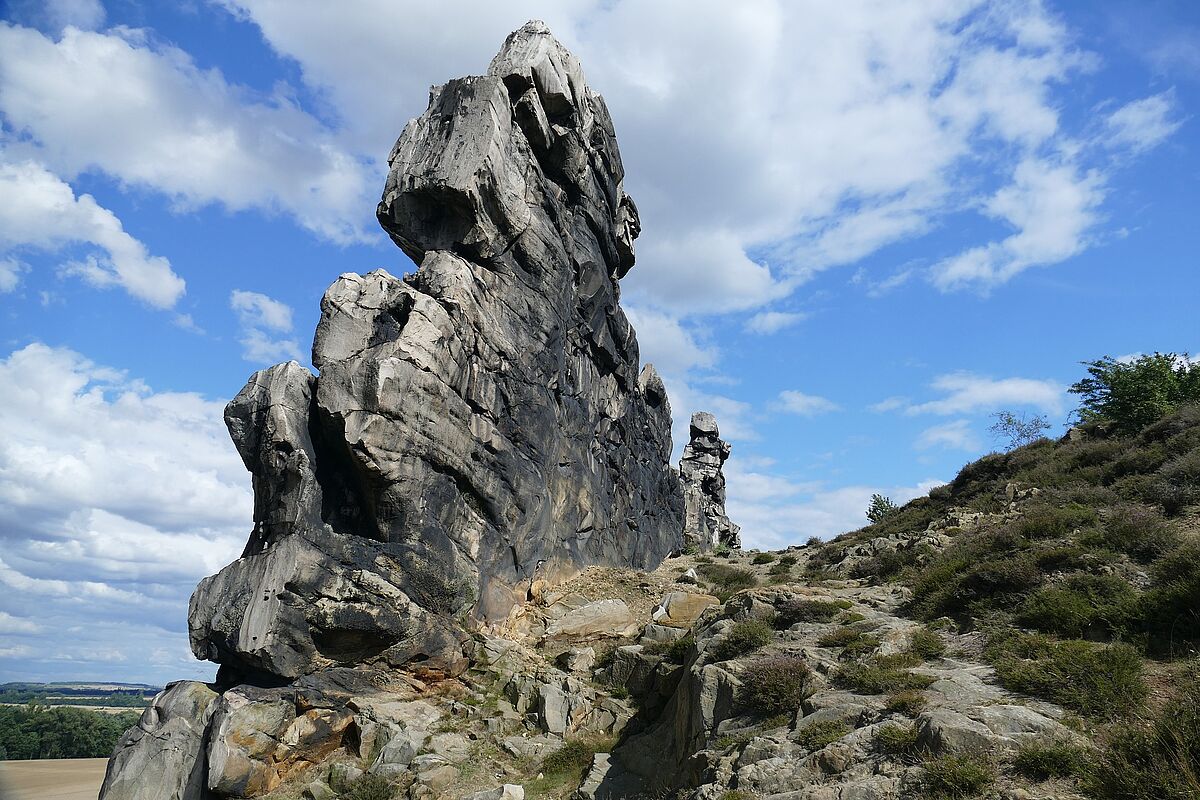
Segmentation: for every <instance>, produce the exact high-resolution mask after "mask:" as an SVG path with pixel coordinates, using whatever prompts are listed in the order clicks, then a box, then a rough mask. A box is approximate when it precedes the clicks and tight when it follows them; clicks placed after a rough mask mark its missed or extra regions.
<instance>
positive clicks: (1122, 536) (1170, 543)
mask: <svg viewBox="0 0 1200 800" xmlns="http://www.w3.org/2000/svg"><path fill="white" fill-rule="evenodd" d="M1083 543H1084V544H1085V545H1089V546H1091V547H1096V546H1102V547H1107V548H1109V549H1111V550H1116V551H1117V552H1120V553H1128V554H1129V555H1130V556H1132V557H1133V558H1135V559H1137V560H1138V561H1141V562H1142V563H1144V564H1148V563H1150V562H1151V561H1153V560H1154V559H1156V558H1158V557H1159V556H1162V555H1164V554H1166V553H1167V552H1169V551H1170V550H1172V549H1174V548H1175V547H1177V546H1178V545H1179V543H1180V538H1179V534H1178V533H1176V532H1175V530H1174V529H1173V528H1171V526H1170V525H1169V524H1168V523H1167V521H1166V520H1165V519H1163V518H1162V516H1161V515H1160V514H1159V513H1158V512H1156V511H1153V510H1151V509H1148V508H1144V507H1141V506H1122V507H1120V508H1117V509H1114V510H1113V511H1112V512H1111V513H1110V514H1109V516H1108V518H1107V519H1106V520H1105V521H1104V527H1103V528H1102V529H1101V530H1100V531H1099V533H1098V535H1096V536H1094V537H1090V539H1089V538H1085V539H1084V540H1083Z"/></svg>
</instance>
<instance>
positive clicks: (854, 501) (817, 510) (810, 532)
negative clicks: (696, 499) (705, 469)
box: [725, 449, 943, 549]
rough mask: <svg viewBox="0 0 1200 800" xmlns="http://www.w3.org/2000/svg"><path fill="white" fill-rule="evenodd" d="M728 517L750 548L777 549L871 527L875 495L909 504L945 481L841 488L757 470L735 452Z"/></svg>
mask: <svg viewBox="0 0 1200 800" xmlns="http://www.w3.org/2000/svg"><path fill="white" fill-rule="evenodd" d="M725 473H726V477H727V480H728V490H727V491H728V497H729V499H728V501H727V502H726V508H727V509H728V511H729V518H730V519H732V520H733V521H734V522H735V523H737V524H738V525H740V526H742V544H743V546H745V547H756V548H760V549H778V548H781V547H786V546H788V545H790V544H800V543H802V542H804V541H806V540H808V539H809V538H810V537H812V536H816V537H819V538H821V539H829V538H832V537H834V536H836V535H838V534H839V533H844V532H846V531H852V530H857V529H858V528H861V527H862V526H864V525H866V524H867V518H866V516H865V512H866V509H867V506H868V505H869V504H870V502H871V495H872V494H875V493H876V492H878V493H880V494H884V495H887V496H888V497H891V498H892V499H893V500H894V501H896V502H897V503H906V502H908V501H909V500H911V499H913V498H914V497H920V496H922V495H924V494H926V493H928V492H929V490H930V489H932V488H933V487H934V486H938V485H940V484H941V483H943V482H942V481H937V480H926V481H922V482H921V483H919V484H917V485H916V486H907V487H906V486H889V487H882V486H841V487H830V486H827V485H824V484H821V483H813V482H797V481H793V480H790V479H788V478H786V477H784V476H780V475H775V474H771V473H769V472H765V471H764V470H761V469H752V468H750V465H748V464H747V463H743V458H742V457H741V456H739V454H738V452H737V450H736V449H735V450H734V452H733V455H732V456H731V457H730V459H729V461H727V462H726V464H725Z"/></svg>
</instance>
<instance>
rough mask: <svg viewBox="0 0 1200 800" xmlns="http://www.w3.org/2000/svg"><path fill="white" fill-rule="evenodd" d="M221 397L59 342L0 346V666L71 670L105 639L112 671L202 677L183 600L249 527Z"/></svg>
mask: <svg viewBox="0 0 1200 800" xmlns="http://www.w3.org/2000/svg"><path fill="white" fill-rule="evenodd" d="M222 408H223V405H222V404H221V403H217V402H212V401H209V400H207V399H205V398H203V397H201V396H199V395H196V394H190V393H175V392H155V391H153V390H151V389H150V388H149V387H147V386H146V385H145V384H144V383H142V382H141V381H139V380H137V379H135V378H131V377H129V376H127V375H125V374H124V373H122V372H119V371H117V370H113V369H109V368H106V367H102V366H99V365H97V364H94V363H92V362H91V361H89V360H87V359H86V358H84V357H83V356H81V355H80V354H78V353H76V352H74V351H71V350H67V349H62V348H51V347H47V346H45V345H41V344H32V345H29V346H27V347H24V348H22V349H20V350H17V351H15V352H13V353H12V354H10V355H9V356H8V357H7V358H4V359H0V552H2V554H3V555H2V556H0V589H3V591H0V631H2V632H6V634H7V635H6V636H5V644H6V645H9V646H11V647H13V648H17V649H19V650H21V651H22V653H23V655H21V654H17V653H13V654H9V655H7V656H5V655H3V654H0V669H3V670H4V671H5V672H6V673H8V674H14V675H15V674H17V673H15V672H13V671H12V670H13V669H16V668H17V665H15V664H7V663H5V661H4V659H6V658H17V657H18V656H20V657H21V658H23V659H24V664H26V665H29V664H34V665H35V668H36V670H37V673H38V674H39V675H42V676H45V677H43V678H41V679H46V678H47V677H50V676H56V677H61V678H71V677H74V678H78V677H81V676H80V674H79V672H78V669H79V667H78V666H70V664H72V663H74V664H79V663H82V662H89V661H95V660H96V659H97V657H98V654H102V653H103V652H116V653H121V654H124V656H125V657H127V658H128V660H129V663H128V664H127V665H126V666H124V667H119V668H117V667H115V668H114V670H113V671H112V672H109V673H107V674H106V675H105V677H107V678H109V679H119V677H120V676H123V675H125V676H129V677H131V678H134V679H145V677H146V676H147V675H151V674H152V675H155V676H157V677H159V678H161V679H166V678H168V677H178V676H179V675H190V676H196V677H206V676H209V675H211V668H210V667H207V666H204V665H200V664H197V663H195V662H193V661H192V660H191V658H190V657H189V656H188V655H187V644H186V636H185V635H184V633H183V630H184V626H183V615H184V614H185V613H186V602H187V597H188V596H189V594H190V593H191V590H192V589H193V588H194V586H195V583H196V581H197V580H198V579H199V578H200V577H202V576H204V575H206V574H209V573H211V572H213V571H215V570H216V569H219V568H220V567H221V566H223V565H224V564H225V563H228V562H229V561H231V560H232V559H233V558H236V557H237V555H238V554H239V551H240V548H241V545H242V544H243V542H244V539H245V533H246V531H247V530H249V528H250V527H251V524H252V523H251V516H252V513H251V512H252V500H251V494H250V486H249V483H250V482H249V480H248V478H247V476H246V474H245V469H244V467H243V466H242V464H241V460H240V459H239V458H238V455H237V452H236V451H235V449H234V448H233V446H232V444H231V443H230V442H229V439H228V435H227V434H226V432H225V430H224V425H223V423H222V419H221V414H222ZM143 661H144V662H145V663H142V662H143ZM56 665H58V666H56ZM31 677H32V676H31ZM97 677H99V676H97Z"/></svg>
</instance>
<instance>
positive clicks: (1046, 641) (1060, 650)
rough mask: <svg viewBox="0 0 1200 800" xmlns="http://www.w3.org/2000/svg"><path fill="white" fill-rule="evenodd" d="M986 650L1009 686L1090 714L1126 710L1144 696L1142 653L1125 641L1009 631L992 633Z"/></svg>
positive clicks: (1111, 713) (1006, 685)
mask: <svg viewBox="0 0 1200 800" xmlns="http://www.w3.org/2000/svg"><path fill="white" fill-rule="evenodd" d="M985 655H986V656H987V657H988V658H989V659H990V660H991V662H992V663H993V665H995V667H996V675H997V676H998V677H999V678H1000V682H1001V684H1003V685H1004V687H1005V688H1006V689H1009V690H1011V691H1014V692H1022V693H1024V694H1029V695H1033V696H1035V697H1041V698H1044V699H1046V700H1050V701H1051V702H1054V703H1058V704H1059V705H1061V706H1063V707H1065V708H1070V709H1072V710H1075V711H1078V712H1080V713H1081V714H1085V715H1088V716H1091V717H1115V716H1120V715H1123V714H1128V713H1129V712H1131V711H1133V710H1135V709H1137V708H1138V707H1140V705H1141V703H1142V701H1143V699H1144V698H1145V696H1146V684H1145V682H1144V681H1143V680H1142V659H1141V656H1140V655H1139V654H1138V652H1137V651H1136V650H1134V649H1133V648H1132V647H1130V646H1129V645H1127V644H1115V645H1101V644H1095V643H1093V642H1084V641H1079V640H1067V641H1057V640H1054V639H1051V638H1049V637H1047V636H1042V635H1039V634H1026V633H1019V632H1016V631H1005V632H998V633H993V635H992V637H991V640H990V641H989V643H988V647H987V650H986V652H985Z"/></svg>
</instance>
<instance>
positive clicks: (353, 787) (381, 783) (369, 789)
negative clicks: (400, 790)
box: [341, 773, 396, 800]
mask: <svg viewBox="0 0 1200 800" xmlns="http://www.w3.org/2000/svg"><path fill="white" fill-rule="evenodd" d="M395 795H396V789H395V787H393V786H392V782H391V781H390V780H388V779H387V778H385V777H383V776H382V775H371V774H369V773H368V774H363V775H359V776H358V777H357V778H355V779H354V780H353V781H351V782H350V786H349V787H348V788H347V789H346V791H345V792H344V793H343V794H342V795H341V796H342V797H343V798H345V800H392V798H393V797H394V796H395Z"/></svg>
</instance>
